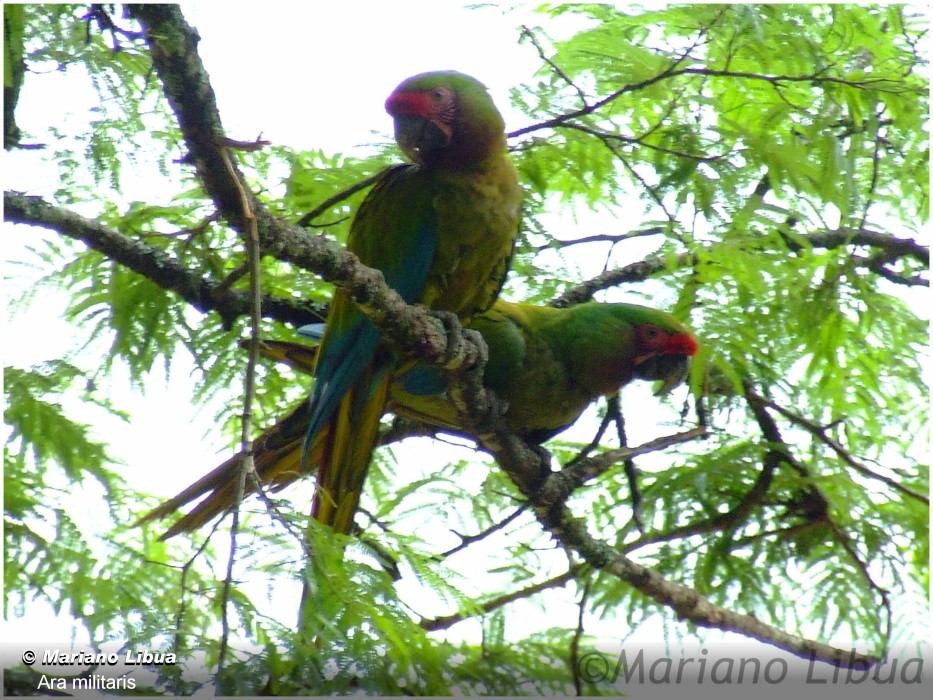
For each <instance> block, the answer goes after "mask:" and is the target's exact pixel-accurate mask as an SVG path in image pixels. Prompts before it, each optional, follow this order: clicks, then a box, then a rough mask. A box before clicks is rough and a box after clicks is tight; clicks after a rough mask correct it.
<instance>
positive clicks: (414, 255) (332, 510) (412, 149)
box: [305, 71, 521, 532]
mask: <svg viewBox="0 0 933 700" xmlns="http://www.w3.org/2000/svg"><path fill="white" fill-rule="evenodd" d="M386 110H387V111H388V113H389V114H390V115H391V116H392V117H393V120H394V122H395V138H396V141H397V142H398V145H399V147H400V148H401V149H402V151H403V152H404V153H405V154H406V155H407V156H408V157H409V158H410V159H411V160H412V161H413V163H409V164H403V165H398V166H395V167H393V168H390V169H389V170H388V171H386V173H385V174H383V176H382V177H381V178H380V179H379V180H378V181H377V182H376V184H375V185H374V186H373V188H372V190H371V191H370V192H369V194H368V195H367V197H366V198H365V199H364V200H363V203H362V204H361V205H360V208H359V210H358V211H357V213H356V217H355V218H354V220H353V223H352V225H351V227H350V235H349V238H348V239H347V249H348V250H349V251H350V252H352V253H355V254H356V255H357V256H358V257H359V259H360V260H361V261H362V262H363V264H365V265H368V266H370V267H373V268H376V269H378V270H381V271H382V273H383V275H384V277H385V281H386V283H387V284H388V285H389V286H390V287H392V288H393V289H395V291H397V292H398V293H399V294H400V295H401V296H402V298H403V299H404V300H405V301H406V302H408V303H409V304H415V303H420V304H423V305H425V306H427V307H428V308H431V309H435V310H439V311H445V312H450V313H453V314H456V316H457V317H459V318H460V320H462V321H468V320H469V319H470V318H471V317H473V316H474V315H475V314H477V313H481V312H483V311H485V310H487V309H488V308H489V307H490V306H491V305H492V303H493V302H494V301H495V300H496V297H498V295H499V291H500V290H501V288H502V284H503V282H504V280H505V276H506V273H507V271H508V267H509V261H510V259H511V256H512V250H513V248H514V245H515V238H516V236H517V234H518V224H519V214H520V209H521V189H520V187H519V184H518V176H517V174H516V171H515V167H514V166H513V165H512V162H511V161H510V160H509V158H508V152H507V145H506V139H505V123H504V122H503V120H502V117H501V115H500V114H499V112H498V110H497V109H496V106H495V105H494V104H493V102H492V99H491V98H490V97H489V94H488V93H487V91H486V88H485V87H483V85H482V84H481V83H480V82H479V81H477V80H476V79H474V78H471V77H470V76H467V75H464V74H462V73H457V72H454V71H439V72H433V73H423V74H421V75H416V76H414V77H412V78H409V79H408V80H405V81H404V82H402V83H401V84H400V85H399V86H398V87H397V88H396V89H395V90H394V91H393V92H392V94H391V95H389V98H388V99H387V100H386ZM394 364H395V363H394V360H393V358H392V354H391V353H390V352H389V350H388V349H387V348H386V346H385V345H384V344H383V343H382V342H381V340H380V337H379V333H378V331H377V329H376V327H375V326H374V325H373V323H372V322H371V321H370V320H369V319H368V318H367V317H366V316H365V315H364V314H363V313H362V312H361V311H360V310H359V308H358V307H357V306H356V304H355V303H354V302H353V301H352V300H351V299H350V298H349V297H348V296H347V294H346V293H345V292H344V291H343V290H341V289H338V290H337V291H336V292H335V294H334V299H333V302H332V304H331V310H330V315H329V316H328V319H327V327H326V331H325V332H324V337H323V339H322V341H321V347H320V350H319V352H318V355H317V362H316V365H315V378H316V381H315V384H314V389H313V392H312V394H311V397H310V399H309V406H310V418H309V421H308V424H307V435H306V438H305V457H306V459H308V460H309V461H310V453H311V451H312V447H314V448H315V449H318V444H319V441H320V440H322V439H323V445H321V447H320V450H321V453H320V457H319V458H318V459H316V460H314V461H313V463H314V464H316V466H317V467H318V470H319V473H318V489H317V491H316V492H315V501H314V505H313V506H312V513H313V514H314V516H315V517H316V518H317V519H318V520H320V521H321V522H324V523H326V524H328V525H330V526H331V527H333V529H334V530H336V531H338V532H348V531H349V529H350V527H351V525H352V521H353V513H354V512H355V511H356V505H357V500H358V498H359V492H360V489H361V487H362V484H363V481H364V480H365V477H366V469H367V467H368V465H369V458H370V454H371V452H372V450H373V447H374V446H375V443H376V438H377V436H378V430H379V420H380V418H381V417H382V414H383V413H384V411H385V405H386V401H387V399H388V389H389V386H390V385H391V383H392V374H393V367H394Z"/></svg>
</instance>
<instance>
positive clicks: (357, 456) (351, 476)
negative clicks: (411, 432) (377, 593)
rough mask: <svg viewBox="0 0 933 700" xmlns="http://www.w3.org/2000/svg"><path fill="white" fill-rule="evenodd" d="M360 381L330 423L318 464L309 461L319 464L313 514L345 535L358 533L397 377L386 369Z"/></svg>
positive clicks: (345, 398)
mask: <svg viewBox="0 0 933 700" xmlns="http://www.w3.org/2000/svg"><path fill="white" fill-rule="evenodd" d="M361 379H362V381H359V382H357V384H356V385H355V386H354V387H353V388H351V390H350V391H348V392H347V395H346V396H345V397H344V399H343V401H341V404H340V406H339V408H338V409H337V412H336V413H335V415H334V416H333V418H332V419H331V420H330V421H329V423H328V424H327V430H326V440H325V442H324V446H323V450H322V451H321V454H320V456H319V457H318V458H317V461H314V455H313V454H312V455H311V457H310V458H309V463H311V464H315V463H316V464H317V465H318V477H317V489H316V490H315V492H314V503H313V504H312V506H311V515H313V516H314V517H315V518H316V519H317V520H318V521H319V522H322V523H324V524H325V525H330V526H331V527H332V528H333V529H334V530H335V531H337V532H342V533H344V534H349V533H350V532H351V531H352V530H353V517H354V515H355V514H356V509H357V506H358V505H359V502H360V493H361V492H362V490H363V484H364V483H365V481H366V474H367V472H368V471H369V463H370V460H371V459H372V453H373V450H374V449H375V447H376V442H377V441H378V439H379V422H380V419H381V418H382V415H383V413H384V412H385V410H386V406H387V403H388V396H389V386H390V385H391V383H392V372H391V370H390V369H388V368H383V369H381V370H376V371H375V372H374V373H372V375H371V376H367V377H364V378H361ZM324 432H325V431H323V430H322V431H321V433H324ZM319 435H320V433H319ZM316 447H317V441H315V444H314V446H313V448H316ZM313 448H312V452H313V451H314V449H313Z"/></svg>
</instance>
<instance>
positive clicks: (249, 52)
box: [3, 1, 787, 697]
mask: <svg viewBox="0 0 933 700" xmlns="http://www.w3.org/2000/svg"><path fill="white" fill-rule="evenodd" d="M185 7H186V16H187V17H188V20H189V22H190V23H191V24H193V25H194V26H195V27H197V29H198V30H199V32H200V35H201V38H202V41H201V43H200V45H199V51H200V54H201V57H202V59H203V61H204V63H205V65H206V68H207V70H208V73H209V74H210V76H211V81H212V85H213V88H214V90H215V93H216V95H217V101H218V104H219V107H220V112H221V118H222V120H223V122H224V125H225V127H226V130H227V134H228V135H229V136H230V137H232V138H235V139H244V140H246V139H251V138H255V137H257V136H259V135H260V134H262V136H263V138H265V139H268V140H270V141H272V142H273V143H275V144H281V145H285V146H288V147H291V148H294V149H297V150H301V149H309V148H324V149H325V150H329V151H333V152H344V153H347V152H352V149H354V148H356V147H365V146H366V145H367V144H370V143H373V142H384V141H385V140H387V139H389V138H390V134H391V122H390V119H389V117H388V115H386V114H385V112H384V109H383V102H384V100H385V97H386V96H387V95H388V94H389V92H390V91H391V90H392V88H394V87H395V86H396V85H397V84H398V83H399V82H400V81H401V80H402V79H404V78H405V77H407V76H409V75H411V74H414V73H418V72H422V71H425V70H435V69H446V68H452V69H456V70H460V71H463V72H466V73H469V74H471V75H474V76H476V77H478V78H479V79H481V80H482V81H483V82H484V83H486V85H487V86H488V87H489V88H490V91H491V93H492V95H493V97H494V99H495V101H496V103H497V105H498V106H499V107H500V109H502V111H503V113H504V116H505V117H506V122H507V129H509V130H512V129H515V128H518V127H520V126H523V125H525V124H526V121H525V118H524V117H523V116H522V115H520V114H517V113H515V112H513V111H511V110H510V109H508V104H509V89H510V88H511V87H513V86H515V85H518V84H520V83H525V82H529V81H531V80H532V79H533V76H534V72H535V70H536V69H537V68H538V67H539V63H540V61H539V59H538V57H537V55H536V51H535V49H534V47H532V46H531V45H530V44H527V43H525V44H522V45H519V44H518V30H517V27H518V25H519V24H521V23H522V22H525V23H528V24H531V25H534V24H538V23H540V22H541V21H542V19H543V18H541V17H540V16H538V15H535V14H534V13H533V12H532V11H531V10H530V9H527V8H519V9H517V10H515V11H514V12H512V13H509V14H504V13H503V12H502V11H501V10H499V9H497V8H495V7H487V8H484V9H481V10H479V11H468V10H465V9H464V7H463V6H462V5H460V4H458V3H450V2H395V3H377V2H358V1H344V2H339V3H337V2H335V3H308V4H306V5H305V4H298V3H280V2H273V3H267V4H265V5H263V6H257V5H256V3H243V2H233V3H216V2H196V3H189V4H186V5H185ZM577 28H579V24H577V23H576V22H574V23H570V22H569V21H568V20H564V23H563V24H558V25H555V26H551V25H549V26H548V31H549V33H550V35H551V36H552V37H555V38H559V37H560V36H563V35H566V34H570V33H572V32H573V31H574V30H576V29H577ZM29 81H30V82H29V83H28V84H27V88H28V89H27V90H25V91H24V93H23V97H22V100H21V103H20V105H19V110H18V121H19V123H20V124H21V125H22V126H25V127H27V128H29V127H31V126H33V125H37V124H42V123H49V124H59V125H60V124H62V113H61V105H66V109H67V110H68V111H69V112H71V113H72V116H69V117H67V119H66V121H67V122H68V123H69V124H71V125H72V126H73V128H75V129H76V130H80V119H82V118H83V117H84V116H86V110H87V108H88V107H89V106H91V104H92V103H93V100H92V99H89V98H88V97H87V93H82V87H83V86H82V85H81V84H80V82H79V81H75V82H72V80H71V79H70V78H65V77H64V76H62V75H60V74H50V75H45V76H30V77H29ZM63 95H67V99H63V97H62V96H63ZM75 124H76V125H75ZM14 157H15V158H16V159H17V160H15V161H13V160H12V159H11V160H10V161H8V164H10V163H12V164H13V165H14V166H16V169H15V174H13V172H14V170H13V169H12V168H10V167H5V168H4V173H5V177H6V179H7V180H8V182H7V185H8V186H11V187H13V188H14V189H25V188H27V187H28V188H34V189H35V191H36V192H37V193H42V192H49V191H51V190H53V189H54V187H55V183H54V181H52V182H50V181H49V180H50V174H51V171H50V170H49V169H48V168H46V167H42V166H41V165H39V164H38V162H37V158H39V157H41V153H39V152H26V153H20V154H16V155H15V156H14ZM153 175H155V177H159V176H158V174H157V173H150V172H148V171H143V172H135V173H134V172H129V171H128V172H127V173H126V174H125V178H126V180H125V185H126V186H125V190H124V196H125V198H126V199H127V201H130V200H134V199H140V200H145V199H146V197H147V195H148V194H149V193H151V192H152V191H153V189H154V188H155V189H156V190H158V189H159V188H160V187H162V185H161V184H158V183H156V182H154V181H153V179H152V176H153ZM577 215H578V216H581V215H580V213H579V212H577ZM582 216H583V217H584V221H583V222H580V221H576V222H575V221H574V220H572V219H571V218H570V217H568V216H566V215H565V216H563V217H560V216H559V215H556V216H555V226H561V227H567V228H568V229H569V230H579V227H580V226H581V225H583V226H585V225H587V223H588V217H586V215H585V214H584V215H582ZM609 225H610V226H613V227H617V226H618V222H616V221H611V222H609ZM614 230H615V229H614ZM35 235H36V234H35V232H33V231H29V230H28V229H24V228H23V227H9V226H5V232H4V236H5V237H7V239H8V242H7V244H6V245H5V249H6V250H5V252H6V253H7V255H6V257H7V258H9V259H14V260H15V259H20V258H21V257H22V255H23V253H22V250H23V247H25V246H28V245H29V243H30V241H31V240H32V239H33V237H34V236H35ZM579 264H581V265H582V266H584V267H587V266H588V265H589V264H593V265H596V266H597V267H598V268H601V266H602V264H603V259H602V258H600V259H599V260H595V261H586V260H583V261H579ZM596 271H598V269H597V270H596ZM28 285H29V278H28V276H26V277H24V278H23V279H22V280H20V281H16V280H13V281H12V282H9V283H7V285H6V292H7V294H8V295H10V296H18V295H19V294H20V293H21V291H23V290H24V288H27V287H28ZM63 305H64V298H63V297H59V298H57V299H56V298H48V299H46V300H44V301H43V303H42V304H37V305H35V308H34V309H33V312H31V313H30V314H29V317H28V318H14V319H11V321H10V324H9V326H8V327H7V329H6V331H5V333H4V335H5V337H7V338H16V339H17V342H16V343H15V344H9V343H4V347H3V354H4V361H5V363H10V364H13V365H16V366H22V367H25V366H28V365H31V364H35V363H37V362H41V361H42V360H45V359H52V358H58V357H61V356H62V355H63V354H64V352H65V350H66V349H68V348H70V347H71V341H72V338H71V331H70V329H69V327H68V326H67V324H65V323H64V322H63V321H62V319H61V315H62V309H63ZM192 370H193V368H192V367H191V366H190V363H188V364H186V360H185V359H183V358H182V356H179V361H178V362H176V365H175V367H174V369H173V372H172V373H171V375H170V377H169V381H168V383H167V384H166V382H165V381H163V379H162V377H160V376H154V377H153V378H152V379H151V381H149V382H147V385H146V391H145V397H141V396H139V395H138V394H135V393H133V392H130V391H128V390H127V388H126V386H127V383H126V381H125V379H119V378H115V380H114V389H113V391H114V397H115V400H116V402H117V404H118V405H119V406H121V407H123V408H127V409H130V410H131V411H132V414H133V423H132V426H133V429H132V430H127V429H126V428H125V427H124V428H120V427H118V426H119V424H117V426H113V425H112V424H108V423H106V422H102V423H101V430H102V431H106V433H107V439H108V440H109V441H110V442H111V443H112V445H113V451H114V453H115V454H116V455H118V456H119V457H120V458H121V459H122V460H123V461H124V462H125V463H126V464H127V468H126V469H125V470H122V471H123V473H124V475H125V477H126V478H127V479H128V480H129V481H130V483H131V485H133V486H136V487H138V488H140V489H141V490H143V491H146V492H149V493H153V494H159V495H164V496H169V495H172V494H174V493H175V492H176V491H177V490H179V488H181V487H183V486H185V485H187V484H188V483H190V482H191V481H193V480H194V478H196V477H197V476H198V475H199V474H200V473H203V472H204V471H206V470H208V469H209V468H211V467H213V466H214V465H215V464H217V463H218V462H219V461H220V460H222V459H224V458H225V457H226V456H227V455H228V454H229V453H228V452H227V440H226V439H223V438H220V437H218V436H217V435H216V432H214V431H213V428H214V426H213V421H212V419H211V414H212V411H211V410H210V409H209V408H208V409H206V410H204V411H201V412H200V413H196V412H193V411H192V407H191V400H190V391H189V389H188V387H189V381H190V380H189V378H188V374H189V372H191V371H192ZM633 390H635V389H634V387H630V388H629V389H627V392H630V391H633ZM636 391H637V390H636ZM644 400H646V401H649V400H650V399H648V398H647V395H645V396H644ZM630 414H631V412H629V415H630ZM627 417H628V415H627ZM652 417H653V416H652V414H651V413H650V412H647V413H646V414H644V415H642V416H641V418H642V419H643V421H644V422H643V425H642V428H643V430H638V431H637V432H635V433H634V434H639V435H645V439H648V438H649V437H651V436H653V435H656V434H660V433H662V432H665V428H664V427H661V428H660V429H659V428H658V426H656V425H654V426H652V425H651V421H652ZM632 420H635V417H634V416H632ZM648 433H650V435H649V434H648ZM205 435H210V437H208V438H207V439H205ZM166 436H171V439H170V440H168V439H166ZM639 442H640V440H639ZM421 444H422V445H424V444H425V443H423V442H422V443H421ZM414 449H425V448H424V447H423V446H422V447H418V446H416V447H415V448H414ZM430 449H431V450H432V451H436V450H437V447H436V446H432V447H430ZM85 510H86V512H85V513H84V515H83V516H81V515H80V514H79V517H86V518H87V519H88V522H89V523H90V522H92V521H93V513H94V510H95V505H94V503H93V502H92V501H86V502H85ZM410 584H412V582H411V581H406V582H404V583H403V584H402V586H403V587H405V586H409V585H410ZM619 585H623V584H619ZM259 590H260V589H257V594H258V591H259ZM410 593H411V596H414V597H417V596H418V595H419V594H418V591H417V587H414V588H412V589H411V590H410ZM547 600H548V601H549V603H548V611H547V616H546V619H543V618H542V616H541V614H540V612H538V611H537V610H536V609H535V608H533V607H532V606H531V605H529V604H520V605H517V606H514V607H512V608H511V609H510V611H509V614H510V618H509V619H510V623H509V631H510V636H513V637H515V636H520V633H521V632H522V631H524V630H526V629H532V628H534V627H536V626H538V625H542V624H546V625H548V626H550V625H554V624H560V623H561V622H563V623H564V624H567V625H568V626H572V625H574V624H575V621H576V614H577V610H576V608H575V607H574V606H573V605H572V600H571V599H570V598H569V596H567V595H566V594H565V593H563V592H556V593H554V594H549V595H548V596H547ZM425 606H426V607H429V606H428V605H427V601H425ZM292 607H293V606H288V611H287V612H286V613H285V614H286V616H288V615H291V614H293V611H292V610H291V608H292ZM448 611H449V609H447V608H442V609H440V608H439V609H438V610H436V611H435V612H437V613H443V612H448ZM426 612H427V611H426ZM286 619H287V618H286ZM478 630H479V627H478V625H477V624H476V623H475V622H469V623H465V624H462V625H460V626H459V627H457V628H454V631H453V632H452V633H451V634H452V637H454V638H459V637H460V636H462V635H464V636H469V637H472V638H473V639H476V638H477V637H476V635H477V632H478ZM588 631H589V632H590V633H591V634H595V635H597V636H599V637H601V638H603V639H606V640H609V641H610V642H617V641H618V640H619V638H620V635H621V633H622V632H623V631H624V626H622V625H620V624H619V623H618V622H616V621H613V620H607V621H604V622H602V623H600V622H594V623H593V624H592V625H591V626H590V627H589V628H588ZM71 632H72V629H71V623H70V621H69V620H68V619H67V618H58V619H55V618H54V616H52V615H51V613H50V611H49V610H47V609H45V608H42V609H36V610H34V611H31V612H30V615H29V616H28V617H27V619H25V620H22V621H18V622H17V621H13V623H12V624H8V625H7V628H6V632H5V635H4V636H5V637H6V638H7V639H19V640H36V641H48V639H49V638H50V636H53V637H54V638H56V639H60V640H61V641H62V643H63V645H66V646H63V648H67V643H68V642H69V640H70V637H71ZM684 632H686V630H684ZM659 635H660V627H659V626H658V625H654V624H652V625H649V626H646V627H645V630H644V632H643V633H642V634H640V635H639V638H640V639H641V640H642V642H646V641H648V640H655V641H660V639H659ZM686 636H687V637H688V642H687V643H688V653H690V651H691V649H692V653H694V654H695V653H696V648H695V647H693V645H692V643H691V642H690V641H689V639H691V638H692V637H693V635H691V634H686ZM732 639H733V642H732V644H733V645H735V644H740V645H741V647H742V649H743V650H744V651H743V653H744V654H745V655H755V654H756V653H759V654H766V655H767V656H768V657H769V658H772V657H784V656H785V655H782V654H779V653H778V652H777V651H776V650H775V649H773V648H771V647H761V646H760V645H757V644H756V645H752V644H751V643H750V642H748V641H747V640H744V639H741V638H735V637H732ZM79 641H80V640H79ZM669 641H670V643H671V644H673V645H675V646H674V648H673V649H672V653H676V649H677V647H676V645H677V640H669ZM707 646H709V645H707ZM665 690H666V692H664V693H658V694H656V695H654V694H645V695H642V697H675V695H672V694H670V692H671V688H667V689H665ZM778 690H779V691H783V692H784V693H786V691H787V688H786V687H781V688H779V689H778ZM721 697H727V696H726V695H722V696H721Z"/></svg>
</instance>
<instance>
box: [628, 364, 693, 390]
mask: <svg viewBox="0 0 933 700" xmlns="http://www.w3.org/2000/svg"><path fill="white" fill-rule="evenodd" d="M689 373H690V357H689V356H688V355H652V356H651V357H648V358H646V359H645V360H643V361H642V362H639V363H638V365H637V366H636V367H635V376H636V377H637V378H638V379H644V380H647V381H659V382H663V383H662V384H661V386H660V387H659V388H658V390H657V391H655V392H654V395H655V396H663V395H665V394H668V393H670V391H671V389H673V388H674V387H676V386H677V385H679V384H680V383H681V382H683V381H684V380H685V379H686V378H687V375H688V374H689Z"/></svg>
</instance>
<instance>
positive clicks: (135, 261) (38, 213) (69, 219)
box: [3, 192, 327, 328]
mask: <svg viewBox="0 0 933 700" xmlns="http://www.w3.org/2000/svg"><path fill="white" fill-rule="evenodd" d="M3 209H4V214H5V218H6V221H10V222H13V223H18V224H29V225H31V226H37V227H40V228H45V229H49V230H52V231H55V232H56V233H58V234H60V235H62V236H67V237H69V238H73V239H75V240H79V241H82V242H83V243H84V244H85V245H87V246H88V247H89V248H91V249H93V250H96V251H97V252H99V253H101V254H102V255H104V256H105V257H107V258H108V259H110V260H114V261H116V262H118V263H120V264H121V265H124V266H125V267H128V268H129V269H131V270H133V271H134V272H137V273H139V274H140V275H142V276H144V277H146V278H148V279H150V280H152V281H153V282H155V283H156V284H157V285H159V286H160V287H162V288H163V289H166V290H168V291H170V292H174V293H176V294H178V296H180V297H181V298H182V299H184V300H185V301H187V302H188V303H189V304H191V305H192V306H193V307H194V308H196V309H197V310H198V311H202V312H204V313H207V312H208V311H216V312H217V313H218V314H219V315H220V317H221V319H222V322H223V324H224V326H225V327H228V328H229V327H231V326H232V325H233V322H234V321H236V320H237V319H238V318H240V317H242V316H246V315H247V314H248V312H249V294H248V293H247V292H245V291H240V290H234V289H230V288H228V286H227V285H226V284H224V283H222V282H215V281H213V280H210V279H208V278H206V277H204V276H203V275H202V274H200V273H199V272H197V271H194V270H190V269H188V268H187V267H185V266H184V265H182V264H181V263H180V262H178V260H176V259H175V258H173V257H172V256H171V255H169V254H168V253H166V252H164V251H162V250H159V249H158V248H153V247H152V246H150V245H148V244H146V243H144V242H142V241H140V240H137V239H135V238H130V237H129V236H125V235H123V234H122V233H120V232H119V231H116V230H114V229H112V228H110V227H109V226H105V225H104V224H102V223H100V222H99V221H95V220H94V219H88V218H86V217H84V216H81V215H79V214H75V213H74V212H72V211H70V210H68V209H65V208H64V207H59V206H56V205H54V204H49V203H48V202H46V201H45V200H43V199H42V198H41V197H31V196H27V195H23V194H19V193H16V192H4V193H3ZM262 311H263V315H264V316H265V317H266V318H271V319H275V320H278V321H281V322H283V323H292V324H295V325H296V326H298V325H302V324H305V323H314V322H317V321H320V319H322V318H324V317H325V316H326V313H327V312H326V309H325V308H324V307H323V306H322V305H320V304H314V303H312V302H307V301H296V300H294V299H289V298H281V297H273V296H269V295H263V297H262Z"/></svg>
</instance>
